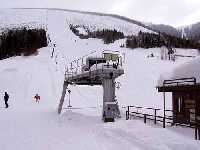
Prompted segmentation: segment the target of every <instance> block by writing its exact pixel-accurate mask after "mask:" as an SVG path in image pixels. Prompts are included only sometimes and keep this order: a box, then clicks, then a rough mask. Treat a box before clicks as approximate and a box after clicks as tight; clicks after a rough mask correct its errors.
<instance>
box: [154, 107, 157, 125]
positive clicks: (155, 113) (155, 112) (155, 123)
mask: <svg viewBox="0 0 200 150" xmlns="http://www.w3.org/2000/svg"><path fill="white" fill-rule="evenodd" d="M154 111H155V112H154V115H155V116H154V124H156V111H157V110H156V109H155V110H154Z"/></svg>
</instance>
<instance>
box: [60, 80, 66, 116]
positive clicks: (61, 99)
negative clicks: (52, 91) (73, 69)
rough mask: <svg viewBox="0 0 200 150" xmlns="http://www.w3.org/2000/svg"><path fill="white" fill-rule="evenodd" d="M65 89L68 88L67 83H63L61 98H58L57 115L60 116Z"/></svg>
mask: <svg viewBox="0 0 200 150" xmlns="http://www.w3.org/2000/svg"><path fill="white" fill-rule="evenodd" d="M67 87H68V83H67V82H64V83H63V91H62V96H61V98H60V103H59V105H58V114H60V113H61V111H62V106H63V103H64V100H65V95H66V90H67Z"/></svg>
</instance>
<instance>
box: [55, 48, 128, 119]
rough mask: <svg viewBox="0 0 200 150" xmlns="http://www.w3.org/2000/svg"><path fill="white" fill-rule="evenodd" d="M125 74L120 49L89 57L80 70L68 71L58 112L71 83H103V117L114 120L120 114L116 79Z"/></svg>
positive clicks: (92, 84)
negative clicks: (116, 93)
mask: <svg viewBox="0 0 200 150" xmlns="http://www.w3.org/2000/svg"><path fill="white" fill-rule="evenodd" d="M77 64H78V63H77ZM77 66H78V65H77ZM123 74H124V69H123V68H122V56H120V53H119V52H118V51H114V52H113V51H104V52H103V55H102V56H101V57H87V58H86V65H82V66H81V71H80V72H77V71H76V72H75V73H72V72H71V71H68V72H67V73H66V76H65V80H64V84H63V91H62V96H61V99H60V103H59V107H58V113H59V114H60V113H61V111H62V106H63V103H64V98H65V94H66V90H67V87H68V85H69V84H76V85H91V86H94V85H102V86H103V110H102V119H103V120H104V121H105V122H108V121H114V118H116V117H118V116H120V111H119V107H118V103H117V100H116V96H115V79H116V78H118V77H119V76H121V75H123Z"/></svg>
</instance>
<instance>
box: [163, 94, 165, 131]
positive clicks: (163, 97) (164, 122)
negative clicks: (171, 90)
mask: <svg viewBox="0 0 200 150" xmlns="http://www.w3.org/2000/svg"><path fill="white" fill-rule="evenodd" d="M163 98H164V106H163V107H164V118H163V128H165V92H163Z"/></svg>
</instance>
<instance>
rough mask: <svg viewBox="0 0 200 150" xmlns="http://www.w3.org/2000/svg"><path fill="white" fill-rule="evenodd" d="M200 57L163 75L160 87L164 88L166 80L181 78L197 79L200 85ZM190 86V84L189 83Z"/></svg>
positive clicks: (159, 82)
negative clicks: (163, 84)
mask: <svg viewBox="0 0 200 150" xmlns="http://www.w3.org/2000/svg"><path fill="white" fill-rule="evenodd" d="M199 66H200V56H198V57H196V58H195V59H193V60H191V61H188V62H185V63H183V64H181V65H179V66H178V67H176V68H175V69H174V70H173V71H171V72H169V73H165V74H162V75H161V78H160V79H159V81H158V85H159V86H162V83H163V81H164V80H170V79H180V78H193V77H194V78H196V82H197V83H200V76H199V75H200V68H199ZM187 84H188V83H187Z"/></svg>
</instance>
